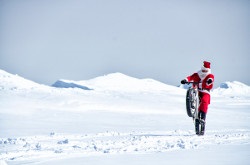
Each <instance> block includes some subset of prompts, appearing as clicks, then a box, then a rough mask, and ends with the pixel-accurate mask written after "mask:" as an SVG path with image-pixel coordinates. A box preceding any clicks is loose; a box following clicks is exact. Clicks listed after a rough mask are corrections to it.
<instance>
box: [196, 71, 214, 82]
mask: <svg viewBox="0 0 250 165" xmlns="http://www.w3.org/2000/svg"><path fill="white" fill-rule="evenodd" d="M197 73H198V75H199V77H200V79H201V81H203V80H204V79H205V78H206V77H207V75H209V74H210V73H211V69H208V71H207V72H202V70H199V71H198V72H197Z"/></svg>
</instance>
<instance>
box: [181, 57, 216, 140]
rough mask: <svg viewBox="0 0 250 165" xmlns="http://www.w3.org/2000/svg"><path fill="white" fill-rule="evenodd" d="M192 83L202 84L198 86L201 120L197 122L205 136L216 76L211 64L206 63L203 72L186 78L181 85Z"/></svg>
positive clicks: (202, 68) (200, 71)
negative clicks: (211, 93) (207, 115)
mask: <svg viewBox="0 0 250 165" xmlns="http://www.w3.org/2000/svg"><path fill="white" fill-rule="evenodd" d="M191 81H192V82H200V83H199V86H198V89H199V97H200V106H199V108H198V111H199V112H198V116H199V119H200V120H198V119H197V121H195V122H200V123H201V125H202V127H201V134H203V135H204V131H205V120H206V114H207V111H208V105H209V104H210V90H211V89H212V88H213V83H214V75H213V74H212V73H211V69H210V62H208V61H204V62H203V66H202V67H201V70H199V71H198V72H197V73H194V74H192V75H191V76H188V77H186V79H184V80H181V84H186V83H188V82H191ZM196 129H198V128H196Z"/></svg>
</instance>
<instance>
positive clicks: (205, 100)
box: [199, 92, 210, 113]
mask: <svg viewBox="0 0 250 165" xmlns="http://www.w3.org/2000/svg"><path fill="white" fill-rule="evenodd" d="M199 96H200V106H199V111H202V112H205V113H207V110H208V105H209V104H210V94H208V93H205V92H199Z"/></svg>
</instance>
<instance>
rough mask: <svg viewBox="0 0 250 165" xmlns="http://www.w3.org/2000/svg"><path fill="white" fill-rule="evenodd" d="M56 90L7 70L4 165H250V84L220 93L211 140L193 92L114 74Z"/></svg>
mask: <svg viewBox="0 0 250 165" xmlns="http://www.w3.org/2000/svg"><path fill="white" fill-rule="evenodd" d="M53 86H54V87H50V86H46V85H41V84H37V83H35V82H32V81H29V80H26V79H24V78H22V77H20V76H18V75H12V74H9V73H7V72H5V71H3V70H0V100H1V101H0V165H6V164H9V165H17V164H18V165H19V164H31V165H33V164H40V165H48V164H53V165H54V164H60V165H61V164H76V165H77V164H93V165H97V164H102V165H103V164H109V165H110V164H111V165H112V164H143V165H145V164H166V163H167V164H201V163H202V164H249V162H250V154H249V153H250V124H249V120H250V111H249V110H250V92H249V91H250V90H249V89H250V87H249V86H247V85H245V84H243V83H240V82H237V81H234V82H225V83H222V84H221V86H220V87H218V88H216V89H214V90H213V91H212V101H211V105H210V107H209V112H208V115H207V125H206V126H207V127H206V133H205V136H196V135H195V133H194V125H193V122H192V119H191V118H189V117H188V116H187V115H186V110H185V95H186V90H185V89H182V88H179V87H175V86H171V85H166V84H164V83H161V82H158V81H156V80H152V79H137V78H133V77H130V76H127V75H124V74H122V73H112V74H108V75H105V76H100V77H97V78H94V79H91V80H84V81H73V80H58V81H57V82H56V83H55V84H53Z"/></svg>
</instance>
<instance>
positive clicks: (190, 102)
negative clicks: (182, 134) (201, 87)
mask: <svg viewBox="0 0 250 165" xmlns="http://www.w3.org/2000/svg"><path fill="white" fill-rule="evenodd" d="M196 101H197V100H196V98H195V90H194V89H192V88H190V89H188V90H187V95H186V110H187V115H188V116H189V117H194V115H195V109H196V108H197V107H196V106H197V104H196Z"/></svg>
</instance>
